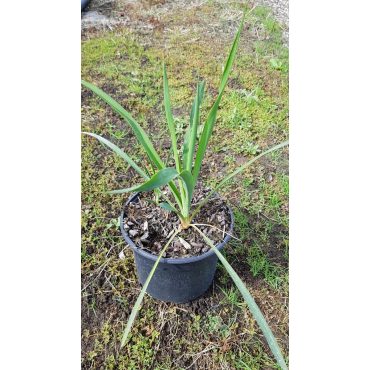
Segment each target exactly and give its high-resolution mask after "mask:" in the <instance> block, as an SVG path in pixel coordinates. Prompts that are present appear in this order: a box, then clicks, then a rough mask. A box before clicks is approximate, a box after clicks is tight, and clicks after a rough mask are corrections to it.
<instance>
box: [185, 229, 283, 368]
mask: <svg viewBox="0 0 370 370" xmlns="http://www.w3.org/2000/svg"><path fill="white" fill-rule="evenodd" d="M190 226H193V227H194V228H195V229H196V230H197V231H198V232H199V233H200V234H201V235H202V236H203V238H204V240H205V241H206V242H207V243H208V245H210V247H211V248H212V250H213V251H214V252H215V253H216V255H217V257H218V258H219V259H220V261H221V263H222V264H223V265H224V266H225V268H226V270H227V272H228V273H229V275H230V276H231V278H232V279H233V280H234V283H235V285H236V286H237V288H238V289H239V291H240V293H241V294H242V296H243V298H244V299H245V301H246V302H247V304H248V307H249V309H250V310H251V312H252V314H253V316H254V318H255V319H256V321H257V323H258V325H259V326H260V328H261V330H262V332H263V334H264V335H265V337H266V339H267V342H268V344H269V346H270V348H271V351H272V353H273V354H274V356H275V359H276V361H277V363H278V364H279V366H280V367H281V368H282V369H283V370H288V368H287V366H286V364H285V361H284V357H283V355H282V353H281V351H280V348H279V345H278V344H277V342H276V339H275V337H274V335H273V334H272V331H271V329H270V327H269V326H268V324H267V322H266V320H265V318H264V317H263V315H262V313H261V311H260V309H259V308H258V306H257V304H256V302H255V301H254V299H253V297H252V296H251V294H250V293H249V291H248V289H247V287H246V286H245V285H244V283H243V282H242V281H241V279H240V278H239V276H238V274H237V273H236V272H235V270H234V269H233V268H232V267H231V266H230V264H229V263H228V262H227V261H226V259H225V258H224V256H223V255H222V254H221V253H220V252H219V250H218V249H217V248H216V247H215V246H214V245H213V244H212V242H211V241H210V240H209V239H208V238H207V237H206V236H205V235H204V234H203V233H202V232H201V231H200V230H199V229H198V228H197V227H196V226H194V225H192V224H191V225H190Z"/></svg>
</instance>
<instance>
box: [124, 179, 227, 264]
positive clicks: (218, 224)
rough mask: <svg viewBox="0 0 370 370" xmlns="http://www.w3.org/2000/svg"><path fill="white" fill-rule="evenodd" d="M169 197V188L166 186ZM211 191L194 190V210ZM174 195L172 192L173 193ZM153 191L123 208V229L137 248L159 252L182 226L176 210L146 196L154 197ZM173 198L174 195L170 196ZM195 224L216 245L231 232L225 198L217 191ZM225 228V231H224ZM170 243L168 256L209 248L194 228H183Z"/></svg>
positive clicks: (195, 253) (192, 254)
mask: <svg viewBox="0 0 370 370" xmlns="http://www.w3.org/2000/svg"><path fill="white" fill-rule="evenodd" d="M166 189H167V190H166V192H167V195H168V196H169V193H170V191H169V187H166ZM210 192H211V189H210V188H207V187H204V186H198V187H196V188H195V190H194V194H193V198H192V205H193V206H192V207H191V210H192V211H194V210H195V209H196V207H198V206H199V204H200V203H201V202H202V201H203V200H204V199H205V197H206V196H207V195H209V193H210ZM171 195H172V194H171ZM153 196H154V193H153V192H147V193H142V194H140V197H138V201H137V202H135V203H133V202H132V203H130V205H129V206H127V207H125V208H124V213H125V214H126V215H127V216H126V217H125V219H124V222H123V223H124V229H125V230H126V232H127V233H128V235H129V237H130V238H131V239H132V240H133V241H134V243H135V244H136V246H137V247H138V248H141V249H144V250H146V251H148V252H150V253H151V254H154V255H158V254H159V253H160V252H161V250H162V248H163V247H164V246H165V245H166V244H167V243H168V240H169V238H170V237H171V235H172V234H173V233H174V232H175V230H177V229H178V228H179V226H180V219H179V217H178V216H177V215H176V213H174V212H170V211H167V210H165V209H163V208H161V207H159V206H156V205H155V204H152V203H150V202H147V201H145V200H143V199H154V198H153ZM169 198H170V200H172V199H171V197H170V196H169ZM192 223H194V224H201V225H200V226H199V228H200V230H201V231H202V232H203V233H204V234H205V235H206V236H207V237H208V238H209V239H210V241H211V242H212V244H213V245H215V246H216V245H218V244H220V243H222V241H223V240H224V239H225V237H226V235H227V234H226V233H227V232H229V231H230V225H231V216H230V212H229V209H228V207H227V203H226V200H225V199H224V198H222V197H221V196H220V195H218V194H216V193H214V194H213V195H212V196H211V197H210V198H209V199H208V200H207V201H206V202H205V204H204V205H203V206H202V208H201V209H200V210H199V212H198V213H197V214H196V215H195V216H194V218H193V220H192ZM225 231H226V233H225ZM177 235H178V236H179V237H178V236H176V237H175V238H174V239H173V241H172V242H171V244H170V246H169V247H168V248H167V250H166V252H164V254H163V257H165V258H189V257H197V256H200V255H202V254H203V253H206V252H208V251H209V250H210V246H209V245H208V244H207V243H206V241H205V240H204V238H203V237H202V236H201V235H200V234H199V233H198V232H197V231H196V230H195V229H194V228H192V227H189V228H188V229H183V230H181V232H180V233H179V234H177Z"/></svg>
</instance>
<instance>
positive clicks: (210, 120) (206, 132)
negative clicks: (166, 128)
mask: <svg viewBox="0 0 370 370" xmlns="http://www.w3.org/2000/svg"><path fill="white" fill-rule="evenodd" d="M244 17H245V8H244V12H243V18H242V21H241V23H240V26H239V30H238V33H237V34H236V37H235V40H234V43H233V46H232V48H231V51H230V54H229V58H228V59H227V62H226V66H225V69H224V73H223V75H222V78H221V85H220V92H219V95H218V98H217V100H216V102H215V104H214V105H213V107H212V109H211V111H210V112H209V115H208V117H207V120H206V122H205V124H204V128H203V132H202V136H201V138H200V142H199V147H198V151H197V155H196V158H195V163H194V170H193V177H194V180H195V181H196V179H197V178H198V174H199V171H200V166H201V164H202V161H203V157H204V154H205V152H206V149H207V145H208V141H209V139H210V137H211V134H212V131H213V127H214V125H215V122H216V115H217V110H218V106H219V104H220V101H221V98H222V94H223V92H224V89H225V86H226V82H227V79H228V77H229V74H230V71H231V67H232V65H233V62H234V59H235V54H236V50H237V48H238V43H239V38H240V33H241V30H242V27H243V23H244Z"/></svg>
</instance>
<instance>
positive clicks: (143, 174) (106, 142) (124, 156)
mask: <svg viewBox="0 0 370 370" xmlns="http://www.w3.org/2000/svg"><path fill="white" fill-rule="evenodd" d="M82 133H83V134H86V135H90V136H92V137H95V138H96V139H98V140H99V141H101V142H102V143H104V144H105V145H107V146H108V147H109V148H111V149H112V150H114V151H115V152H116V153H117V154H118V155H119V156H120V157H121V158H123V159H124V160H125V161H126V162H127V163H128V164H129V165H130V166H131V167H132V168H134V169H135V170H136V171H137V172H138V173H139V174H140V175H141V176H143V177H144V179H145V180H149V179H150V176H148V175H147V174H146V173H145V172H144V171H143V170H142V169H141V168H140V167H139V166H138V165H137V164H136V163H135V162H134V161H133V160H132V159H131V158H130V157H129V156H128V155H127V154H126V153H125V152H124V151H123V150H121V149H120V148H118V146H117V145H114V144H113V143H111V142H110V141H108V140H107V139H104V138H103V137H101V136H99V135H96V134H91V133H90V132H82Z"/></svg>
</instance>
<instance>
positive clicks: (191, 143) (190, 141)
mask: <svg viewBox="0 0 370 370" xmlns="http://www.w3.org/2000/svg"><path fill="white" fill-rule="evenodd" d="M205 83H206V81H205V80H204V81H203V82H202V84H201V85H200V88H199V77H198V82H197V92H196V96H195V99H194V102H193V106H192V107H191V112H190V123H189V126H188V128H187V130H186V133H185V138H184V154H183V155H184V158H183V164H184V166H183V167H184V169H187V170H189V171H190V172H191V169H192V165H193V156H194V149H195V142H196V138H197V130H198V122H199V107H200V104H201V102H202V98H203V91H204V85H205ZM195 111H198V118H197V119H196V122H194V112H195Z"/></svg>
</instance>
